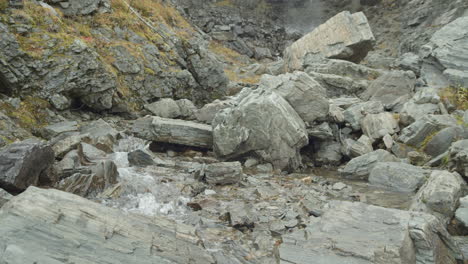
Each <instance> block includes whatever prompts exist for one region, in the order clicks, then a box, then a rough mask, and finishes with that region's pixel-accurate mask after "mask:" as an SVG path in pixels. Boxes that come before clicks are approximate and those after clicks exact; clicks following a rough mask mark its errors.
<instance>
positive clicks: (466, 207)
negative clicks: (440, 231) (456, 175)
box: [455, 196, 468, 232]
mask: <svg viewBox="0 0 468 264" xmlns="http://www.w3.org/2000/svg"><path fill="white" fill-rule="evenodd" d="M455 220H456V221H458V222H459V223H461V225H462V227H463V228H464V229H465V230H466V229H468V196H465V197H462V198H460V206H459V207H458V209H457V210H456V211H455ZM465 232H466V231H465Z"/></svg>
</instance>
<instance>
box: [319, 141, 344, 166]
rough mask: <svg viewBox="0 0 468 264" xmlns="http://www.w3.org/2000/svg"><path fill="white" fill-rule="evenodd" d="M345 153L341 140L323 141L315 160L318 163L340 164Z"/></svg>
mask: <svg viewBox="0 0 468 264" xmlns="http://www.w3.org/2000/svg"><path fill="white" fill-rule="evenodd" d="M342 158H343V155H342V154H341V144H340V143H339V142H334V141H331V142H321V143H320V147H319V149H318V150H317V152H316V153H314V160H315V162H316V163H317V165H334V166H337V165H340V164H341V159H342Z"/></svg>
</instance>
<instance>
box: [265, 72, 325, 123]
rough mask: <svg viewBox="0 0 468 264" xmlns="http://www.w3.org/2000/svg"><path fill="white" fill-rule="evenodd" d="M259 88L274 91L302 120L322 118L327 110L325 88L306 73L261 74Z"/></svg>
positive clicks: (309, 121) (310, 121)
mask: <svg viewBox="0 0 468 264" xmlns="http://www.w3.org/2000/svg"><path fill="white" fill-rule="evenodd" d="M259 88H261V89H262V88H263V89H265V90H272V91H275V92H276V93H277V94H279V95H281V96H282V97H283V98H284V99H286V101H288V103H289V104H290V105H291V106H292V107H293V108H294V110H296V112H297V113H298V114H299V116H300V117H301V118H302V120H304V122H308V123H312V122H314V121H315V120H317V119H319V120H323V119H325V117H327V115H328V112H329V103H328V100H327V98H326V91H325V89H324V88H323V87H322V86H321V85H320V84H319V83H318V82H317V81H315V80H314V79H313V78H311V77H310V76H309V75H307V73H304V72H294V73H286V74H282V75H279V76H272V75H263V76H262V79H261V80H260V84H259Z"/></svg>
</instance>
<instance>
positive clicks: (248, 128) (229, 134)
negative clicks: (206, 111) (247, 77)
mask: <svg viewBox="0 0 468 264" xmlns="http://www.w3.org/2000/svg"><path fill="white" fill-rule="evenodd" d="M213 138H214V150H215V152H216V154H217V155H218V156H219V157H222V158H227V159H230V158H235V157H239V156H242V155H244V154H247V153H249V152H255V153H256V154H257V155H259V156H260V157H262V158H263V159H264V160H265V161H266V162H269V163H271V164H273V166H274V167H275V168H277V169H283V168H286V167H288V168H291V169H295V168H298V167H299V165H300V164H301V157H300V154H299V150H300V149H301V148H302V147H304V146H305V145H307V144H308V142H309V139H308V135H307V131H306V127H305V124H304V122H303V121H302V119H301V118H300V116H299V115H298V114H297V113H296V111H294V109H293V108H292V107H291V105H289V103H288V102H286V100H284V99H283V98H282V97H281V96H280V95H278V94H277V93H275V92H273V91H265V90H262V89H257V90H255V91H250V90H243V91H242V92H241V93H240V94H239V95H238V96H237V97H236V99H235V105H234V106H231V107H229V108H226V109H224V110H222V111H220V112H218V114H217V115H216V117H215V119H214V120H213Z"/></svg>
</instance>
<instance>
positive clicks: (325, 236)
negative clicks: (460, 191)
mask: <svg viewBox="0 0 468 264" xmlns="http://www.w3.org/2000/svg"><path fill="white" fill-rule="evenodd" d="M310 221H311V222H312V223H313V224H312V225H310V226H308V227H307V228H305V229H304V230H298V231H295V232H294V233H292V234H289V235H286V236H285V237H284V238H283V241H284V242H283V243H282V244H281V245H280V248H279V255H280V259H281V260H282V261H284V262H285V263H297V264H306V263H317V264H331V263H362V264H364V263H386V262H388V261H389V260H391V261H392V263H399V264H405V263H442V262H441V261H443V262H444V263H447V264H448V263H451V264H455V263H457V262H456V258H457V257H458V256H459V254H460V252H459V249H458V248H457V247H456V246H454V244H450V242H451V243H454V242H453V241H451V238H450V235H449V234H448V232H447V231H446V230H445V229H444V227H443V224H441V223H440V222H439V220H437V219H436V218H435V217H434V216H431V215H428V214H412V213H410V212H408V211H402V210H395V209H387V208H383V207H377V206H372V205H366V204H362V203H351V202H337V201H336V202H332V203H331V207H330V209H328V210H327V211H326V212H325V214H324V215H323V216H322V217H320V218H317V219H311V220H310ZM382 234H385V235H382ZM356 237H359V239H356ZM447 242H448V243H447Z"/></svg>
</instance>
